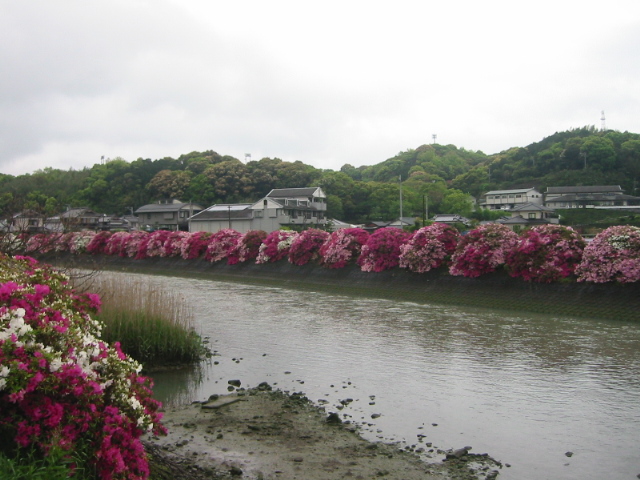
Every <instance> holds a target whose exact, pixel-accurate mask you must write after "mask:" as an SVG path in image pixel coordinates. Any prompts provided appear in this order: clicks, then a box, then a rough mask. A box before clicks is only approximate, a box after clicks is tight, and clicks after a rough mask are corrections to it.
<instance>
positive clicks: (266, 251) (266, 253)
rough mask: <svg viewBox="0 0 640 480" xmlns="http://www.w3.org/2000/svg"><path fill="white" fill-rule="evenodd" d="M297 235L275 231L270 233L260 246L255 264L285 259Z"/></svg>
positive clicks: (287, 231) (288, 231)
mask: <svg viewBox="0 0 640 480" xmlns="http://www.w3.org/2000/svg"><path fill="white" fill-rule="evenodd" d="M297 235H298V233H297V232H293V231H290V230H275V231H273V232H271V233H270V234H269V235H267V237H266V238H265V239H264V241H263V242H262V245H260V250H259V252H258V256H257V257H256V263H269V262H277V261H278V260H282V259H283V258H287V256H288V255H289V249H290V248H291V244H292V243H293V241H294V240H295V238H296V236H297Z"/></svg>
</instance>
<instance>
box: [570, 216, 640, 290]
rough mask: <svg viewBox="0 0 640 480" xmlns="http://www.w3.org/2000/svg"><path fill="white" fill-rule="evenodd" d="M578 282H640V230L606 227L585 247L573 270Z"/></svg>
mask: <svg viewBox="0 0 640 480" xmlns="http://www.w3.org/2000/svg"><path fill="white" fill-rule="evenodd" d="M576 274H577V275H578V281H579V282H585V281H586V282H594V283H605V282H620V283H630V282H637V281H640V228H638V227H631V226H616V227H609V228H607V229H606V230H604V231H603V232H601V233H599V234H598V235H596V237H595V238H594V239H593V241H592V242H591V243H590V244H589V245H587V246H586V248H585V249H584V252H583V255H582V261H581V262H580V265H578V268H576Z"/></svg>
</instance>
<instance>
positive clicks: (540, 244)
mask: <svg viewBox="0 0 640 480" xmlns="http://www.w3.org/2000/svg"><path fill="white" fill-rule="evenodd" d="M584 246H585V242H584V240H583V239H582V237H581V236H580V234H578V232H576V231H575V230H574V229H573V228H571V227H565V226H562V225H551V224H549V225H539V226H536V227H533V228H531V229H529V230H525V231H524V232H523V233H522V234H521V235H520V238H519V239H518V243H517V244H516V246H515V248H513V249H512V250H511V251H510V252H509V253H508V254H507V269H508V271H509V274H510V275H511V276H512V277H522V278H524V279H525V280H527V281H534V282H540V283H549V282H553V281H556V280H560V279H561V278H566V277H568V276H570V275H573V273H574V271H575V269H576V267H577V266H578V264H579V263H580V260H581V259H582V251H583V250H584Z"/></svg>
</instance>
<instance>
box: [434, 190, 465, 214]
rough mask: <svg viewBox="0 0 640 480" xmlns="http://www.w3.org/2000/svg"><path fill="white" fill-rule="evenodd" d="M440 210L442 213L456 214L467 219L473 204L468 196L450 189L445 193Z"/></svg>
mask: <svg viewBox="0 0 640 480" xmlns="http://www.w3.org/2000/svg"><path fill="white" fill-rule="evenodd" d="M440 209H441V210H442V213H456V214H458V215H462V216H463V217H468V216H469V215H471V211H472V210H473V202H472V199H471V197H470V196H469V195H468V194H466V193H464V192H461V191H460V190H456V189H453V188H451V189H449V190H447V192H446V193H445V195H444V198H443V199H442V205H441V206H440Z"/></svg>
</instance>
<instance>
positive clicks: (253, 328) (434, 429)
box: [147, 277, 640, 479]
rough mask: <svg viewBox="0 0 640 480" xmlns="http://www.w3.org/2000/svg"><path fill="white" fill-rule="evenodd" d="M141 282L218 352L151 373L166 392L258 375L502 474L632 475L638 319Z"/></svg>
mask: <svg viewBox="0 0 640 480" xmlns="http://www.w3.org/2000/svg"><path fill="white" fill-rule="evenodd" d="M147 281H155V282H160V283H164V284H165V285H167V286H170V287H171V288H174V289H179V290H180V291H181V292H183V294H184V295H185V297H186V298H188V299H189V301H190V302H191V303H192V305H193V309H194V313H195V315H196V318H197V319H198V322H199V328H200V329H201V331H202V334H203V335H206V336H210V337H211V339H212V342H213V348H215V349H217V350H218V351H219V352H220V357H219V358H217V360H218V361H219V364H218V365H210V366H208V367H205V368H203V371H202V374H201V375H200V377H198V378H185V377H183V378H177V377H175V376H157V377H156V380H157V385H158V388H157V389H156V392H157V394H158V395H162V391H163V390H162V389H163V388H165V386H169V390H173V391H180V392H183V393H184V395H182V393H181V394H180V395H178V396H175V397H168V398H167V400H169V401H178V402H181V403H182V402H185V401H191V400H193V399H203V398H206V397H207V396H208V395H210V394H212V393H225V392H226V389H227V381H228V380H229V379H235V378H239V379H242V382H243V385H244V386H255V385H257V384H258V383H260V382H262V381H268V382H269V383H272V384H277V385H278V386H280V387H281V388H283V389H285V390H291V391H303V392H305V393H306V394H307V395H308V396H309V397H310V398H311V399H312V400H314V401H317V402H320V401H322V402H327V408H328V409H329V410H335V409H336V408H337V406H338V405H340V400H343V399H345V398H352V399H353V400H354V401H353V402H352V403H351V404H349V406H348V407H345V408H343V409H342V410H341V411H340V413H341V414H342V415H343V416H344V418H345V419H347V420H351V421H354V422H356V423H358V424H360V425H361V427H362V432H363V435H364V436H365V437H367V438H372V439H383V440H403V441H405V442H406V443H408V444H414V443H416V442H417V438H418V437H417V435H418V434H420V435H426V438H425V441H426V442H433V444H434V445H437V446H439V447H441V448H457V447H461V446H464V445H471V446H473V447H474V451H475V452H483V451H484V452H490V453H491V454H492V455H493V456H495V457H497V458H499V459H501V460H503V461H505V462H509V463H511V464H513V467H512V468H510V469H507V470H503V472H502V474H501V477H502V478H513V479H539V478H553V479H556V478H559V479H561V478H634V477H635V475H637V474H638V473H640V463H639V462H638V461H637V458H640V449H639V447H638V443H637V440H638V434H637V432H638V431H640V409H638V400H637V399H638V398H640V324H630V323H624V322H617V321H611V322H606V321H598V322H596V321H590V320H580V319H573V318H562V317H549V316H543V315H521V314H517V313H513V314H505V313H504V312H495V311H490V310H480V309H474V310H471V309H461V308H455V307H450V306H438V305H423V304H419V303H411V302H393V301H389V300H376V299H368V298H357V297H349V296H339V295H328V294H324V293H322V292H320V291H318V292H308V291H307V292H299V291H291V290H285V289H279V288H265V287H257V286H243V285H239V284H226V283H218V282H211V281H203V280H189V279H183V278H163V277H148V279H147ZM187 377H188V375H187ZM372 398H373V400H372ZM372 414H381V416H380V417H379V418H376V419H375V420H374V419H372V418H371V416H372ZM434 424H437V426H434ZM569 450H571V451H573V452H574V453H575V455H574V456H573V457H571V459H569V458H568V457H566V456H564V453H565V452H566V451H569Z"/></svg>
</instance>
